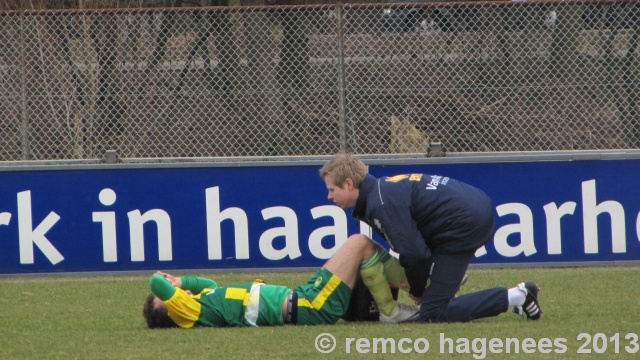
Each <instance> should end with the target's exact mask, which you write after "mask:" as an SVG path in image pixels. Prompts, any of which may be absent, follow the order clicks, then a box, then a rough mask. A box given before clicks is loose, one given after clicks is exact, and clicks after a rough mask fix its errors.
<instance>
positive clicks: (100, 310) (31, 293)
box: [0, 266, 640, 359]
mask: <svg viewBox="0 0 640 360" xmlns="http://www.w3.org/2000/svg"><path fill="white" fill-rule="evenodd" d="M468 274H469V281H468V282H467V284H466V285H465V286H464V287H463V289H462V293H465V292H470V291H476V290H481V289H484V288H488V287H493V286H512V285H513V284H516V283H517V282H519V281H522V280H526V279H529V278H532V279H535V280H537V281H538V282H539V284H540V287H541V289H542V290H541V292H540V296H539V297H540V301H541V305H542V308H543V310H544V316H543V318H542V319H541V320H540V321H535V322H534V321H525V320H523V319H522V318H520V317H518V316H516V315H514V314H512V313H511V312H508V313H505V314H502V315H500V316H498V317H495V318H489V319H482V320H476V321H473V322H471V323H466V324H378V323H347V322H343V321H341V322H339V323H338V324H336V325H332V326H307V327H302V326H301V327H295V326H285V327H263V328H225V329H214V328H206V329H205V328H200V329H191V330H182V329H169V330H149V329H147V328H146V326H145V323H144V320H143V318H142V315H141V311H142V303H143V301H144V299H145V297H146V295H147V294H148V278H149V276H147V275H144V276H142V275H140V276H137V275H136V276H124V275H119V276H67V277H49V276H46V277H3V278H0V359H183V358H184V359H213V358H223V359H228V358H238V359H315V358H318V359H321V358H350V357H353V358H365V357H366V358H382V357H389V356H396V357H399V358H406V359H413V358H421V359H424V358H430V359H449V358H456V359H483V358H486V359H552V358H553V359H592V358H598V359H610V358H614V359H635V358H638V356H640V351H639V350H640V349H639V348H640V339H638V336H640V312H639V311H638V304H639V303H640V301H639V299H640V267H632V266H629V267H589V268H534V269H471V270H469V273H468ZM149 275H150V274H149ZM194 275H197V274H194ZM200 275H201V276H211V277H214V278H215V279H216V280H217V281H218V283H219V284H227V283H233V282H246V281H251V280H253V279H254V278H256V277H259V278H262V279H264V280H265V281H267V282H270V283H278V284H283V285H288V286H290V287H293V286H295V285H298V284H300V283H302V282H304V281H306V280H307V278H309V277H310V275H311V273H307V272H288V273H251V274H248V273H238V274H229V273H224V274H200ZM401 299H402V300H406V297H402V298H401ZM322 333H331V334H332V335H333V336H334V337H335V338H336V340H337V343H336V347H335V350H334V351H333V352H331V353H329V354H322V353H320V352H318V350H316V347H315V340H316V337H317V336H318V335H320V334H322ZM581 333H586V334H587V335H582V337H581V335H580V334H581ZM349 338H354V339H355V340H353V341H352V342H351V343H350V345H348V344H347V343H348V341H349V340H348V339H349ZM359 338H361V339H362V340H357V339H359ZM376 338H377V339H382V338H385V339H388V340H386V341H387V342H386V348H384V347H383V346H382V342H378V340H374V339H376ZM403 338H406V339H408V340H407V341H408V342H407V341H405V342H404V343H402V344H400V340H401V339H403ZM441 338H443V339H445V338H446V339H451V340H450V342H447V343H446V344H444V345H445V346H444V348H441V345H443V344H441ZM507 338H511V339H515V340H517V342H518V344H519V345H520V346H519V349H518V353H516V349H515V344H514V342H513V341H514V340H511V341H512V342H511V343H510V344H509V351H508V353H507ZM527 338H529V339H528V340H527ZM391 339H393V341H394V343H395V345H394V344H393V343H392V342H389V341H390V340H391ZM425 339H426V341H428V342H429V348H428V350H427V349H426V341H425ZM492 339H494V340H492ZM545 339H549V340H548V341H547V340H545ZM563 339H565V340H566V341H564V340H563ZM589 340H590V341H589ZM357 341H360V344H361V345H360V347H358V346H357ZM367 341H368V342H369V346H368V347H367V346H366V343H367ZM500 342H502V345H500ZM531 342H535V344H537V345H538V346H536V345H535V344H533V345H531V344H530V343H531ZM465 344H466V345H468V346H465ZM491 344H493V349H492V348H490V345H491ZM374 345H375V346H374ZM400 345H402V346H400ZM414 346H415V348H414ZM449 346H451V348H449ZM581 347H582V349H583V350H590V351H591V353H590V354H580V353H578V351H579V349H580V348H581ZM616 347H617V348H618V353H616ZM367 350H368V354H359V351H360V352H362V351H367ZM392 350H395V354H390V353H391V352H392ZM401 350H406V351H409V352H408V353H402V352H401ZM425 350H427V351H426V354H425V353H419V351H420V352H423V351H425ZM492 350H493V351H492ZM497 350H501V351H502V352H501V353H493V352H496V351H497ZM525 350H528V351H530V353H526V352H525ZM563 350H564V351H563ZM385 351H386V354H383V352H385ZM556 351H560V353H557V352H556ZM597 351H600V352H602V353H601V354H598V353H596V352H597ZM347 352H349V353H347ZM546 352H549V353H546ZM634 352H635V353H634Z"/></svg>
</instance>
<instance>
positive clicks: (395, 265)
mask: <svg viewBox="0 0 640 360" xmlns="http://www.w3.org/2000/svg"><path fill="white" fill-rule="evenodd" d="M377 251H378V252H380V253H381V254H380V261H382V263H383V264H384V274H385V276H386V277H387V281H388V282H390V283H391V284H393V285H395V286H397V287H399V288H402V289H404V290H406V291H409V289H408V287H409V281H408V280H407V275H406V274H405V272H404V268H403V267H402V265H400V262H399V261H398V259H396V258H395V257H393V256H391V254H389V253H388V252H386V251H384V250H382V249H377Z"/></svg>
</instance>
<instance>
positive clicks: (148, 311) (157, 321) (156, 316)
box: [142, 294, 178, 329]
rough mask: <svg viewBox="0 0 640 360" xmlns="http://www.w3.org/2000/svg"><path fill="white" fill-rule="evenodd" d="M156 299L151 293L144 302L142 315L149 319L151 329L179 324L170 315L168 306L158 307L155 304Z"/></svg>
mask: <svg viewBox="0 0 640 360" xmlns="http://www.w3.org/2000/svg"><path fill="white" fill-rule="evenodd" d="M154 299H155V296H154V295H153V294H149V296H147V300H146V301H145V302H144V307H143V308H142V316H144V319H145V320H146V321H147V326H148V327H149V329H159V328H172V327H177V326H178V325H176V323H175V322H173V320H171V318H170V317H169V311H167V308H165V307H162V308H156V307H155V306H154V304H153V300H154Z"/></svg>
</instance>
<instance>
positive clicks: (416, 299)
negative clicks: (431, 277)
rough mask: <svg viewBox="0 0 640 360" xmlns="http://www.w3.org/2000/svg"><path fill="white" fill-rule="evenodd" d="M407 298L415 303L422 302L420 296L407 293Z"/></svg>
mask: <svg viewBox="0 0 640 360" xmlns="http://www.w3.org/2000/svg"><path fill="white" fill-rule="evenodd" d="M409 298H410V299H411V300H413V302H414V303H416V305H420V304H422V297H417V296H413V295H411V294H409Z"/></svg>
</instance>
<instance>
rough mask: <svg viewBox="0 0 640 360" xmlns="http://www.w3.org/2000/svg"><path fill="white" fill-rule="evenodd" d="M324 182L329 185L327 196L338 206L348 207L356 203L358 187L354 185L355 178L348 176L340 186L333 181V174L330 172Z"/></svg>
mask: <svg viewBox="0 0 640 360" xmlns="http://www.w3.org/2000/svg"><path fill="white" fill-rule="evenodd" d="M324 183H325V185H326V186H327V191H328V195H327V198H328V199H329V200H331V201H333V202H334V203H335V204H336V205H338V207H340V208H341V209H347V208H351V207H354V206H355V205H356V200H357V199H358V189H356V188H355V187H354V186H353V180H351V179H349V178H347V180H345V182H344V184H342V186H338V185H336V184H335V183H334V182H333V175H331V174H329V175H327V176H325V177H324Z"/></svg>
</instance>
